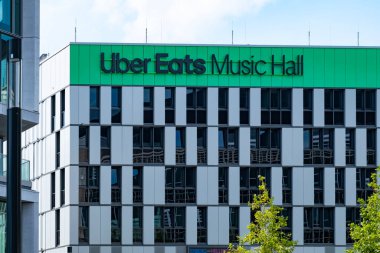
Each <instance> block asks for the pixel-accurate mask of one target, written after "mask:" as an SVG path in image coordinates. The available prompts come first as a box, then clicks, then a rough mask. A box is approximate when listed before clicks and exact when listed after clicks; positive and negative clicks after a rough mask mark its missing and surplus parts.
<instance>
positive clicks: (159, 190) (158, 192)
mask: <svg viewBox="0 0 380 253" xmlns="http://www.w3.org/2000/svg"><path fill="white" fill-rule="evenodd" d="M144 174H145V173H144ZM154 204H155V205H164V204H165V167H164V166H156V167H155V168H154Z"/></svg>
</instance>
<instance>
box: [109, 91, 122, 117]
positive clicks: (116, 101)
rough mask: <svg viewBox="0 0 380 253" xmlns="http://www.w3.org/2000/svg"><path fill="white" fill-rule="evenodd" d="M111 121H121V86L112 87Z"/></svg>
mask: <svg viewBox="0 0 380 253" xmlns="http://www.w3.org/2000/svg"><path fill="white" fill-rule="evenodd" d="M111 113H112V118H111V122H112V123H121V88H120V87H112V112H111Z"/></svg>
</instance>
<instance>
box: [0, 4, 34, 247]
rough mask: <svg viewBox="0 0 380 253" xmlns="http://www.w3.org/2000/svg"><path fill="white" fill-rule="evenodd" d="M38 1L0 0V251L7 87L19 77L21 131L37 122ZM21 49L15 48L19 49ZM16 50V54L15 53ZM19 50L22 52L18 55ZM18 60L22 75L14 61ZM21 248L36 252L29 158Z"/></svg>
mask: <svg viewBox="0 0 380 253" xmlns="http://www.w3.org/2000/svg"><path fill="white" fill-rule="evenodd" d="M39 8H40V7H39V0H1V1H0V57H1V59H0V61H1V63H0V253H3V252H5V241H6V192H7V191H6V172H7V155H6V153H7V150H6V146H7V145H6V140H7V109H8V98H12V99H13V98H14V97H15V94H14V93H11V94H8V87H9V86H11V85H14V84H15V83H16V82H17V81H18V80H21V85H22V92H21V109H22V112H21V121H22V131H25V130H26V129H29V128H31V127H33V126H35V125H37V123H38V119H39V114H38V105H39V102H38V95H39V92H38V89H39V83H38V81H39V80H38V76H39V74H38V73H39V72H38V71H39ZM20 46H21V50H15V49H20ZM15 52H17V53H15ZM19 53H21V54H19ZM19 62H21V70H22V71H21V75H20V76H18V74H19V73H20V72H18V71H17V70H16V68H17V67H16V64H18V63H19ZM19 77H20V78H19ZM21 169H22V183H21V184H22V194H21V198H22V219H21V223H22V242H23V243H22V247H21V248H22V250H23V252H37V251H38V193H37V192H35V191H33V190H32V189H31V188H32V183H31V181H30V177H29V173H30V161H29V160H22V165H21Z"/></svg>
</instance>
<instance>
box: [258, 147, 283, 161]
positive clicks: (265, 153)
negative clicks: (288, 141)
mask: <svg viewBox="0 0 380 253" xmlns="http://www.w3.org/2000/svg"><path fill="white" fill-rule="evenodd" d="M279 163H281V150H280V149H279V148H270V149H269V148H260V149H251V164H279Z"/></svg>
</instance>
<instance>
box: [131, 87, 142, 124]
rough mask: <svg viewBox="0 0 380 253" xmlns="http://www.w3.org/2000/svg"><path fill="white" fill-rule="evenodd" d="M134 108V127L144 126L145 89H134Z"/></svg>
mask: <svg viewBox="0 0 380 253" xmlns="http://www.w3.org/2000/svg"><path fill="white" fill-rule="evenodd" d="M132 100H133V107H132V117H133V125H142V124H143V123H144V88H143V87H133V97H132Z"/></svg>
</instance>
